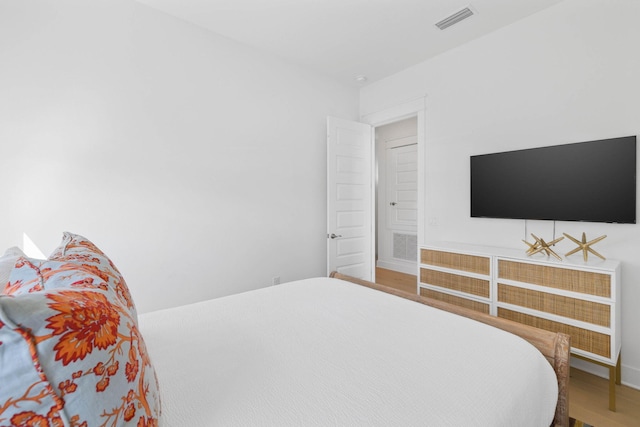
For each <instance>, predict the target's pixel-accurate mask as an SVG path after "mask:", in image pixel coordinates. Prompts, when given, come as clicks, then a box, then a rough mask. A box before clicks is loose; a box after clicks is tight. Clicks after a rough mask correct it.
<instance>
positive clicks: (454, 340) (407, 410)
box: [140, 278, 558, 427]
mask: <svg viewBox="0 0 640 427" xmlns="http://www.w3.org/2000/svg"><path fill="white" fill-rule="evenodd" d="M140 328H141V331H142V334H143V336H144V338H145V341H146V344H147V348H148V350H149V353H150V355H151V358H152V361H153V363H154V365H155V368H156V372H157V375H158V379H159V381H160V390H161V396H162V405H163V408H162V418H161V425H162V426H166V427H182V426H456V427H458V426H479V427H482V426H487V427H499V426H508V427H513V426H544V427H547V426H549V425H550V424H551V422H552V420H553V414H554V410H555V406H556V400H557V393H558V389H557V383H556V377H555V373H554V372H553V370H552V368H551V366H550V364H549V363H548V362H547V361H546V359H545V358H544V357H543V356H542V355H541V354H540V353H539V352H538V351H537V350H536V349H535V348H534V347H533V346H531V345H530V344H528V343H527V342H525V341H524V340H522V339H520V338H518V337H516V336H514V335H511V334H508V333H506V332H503V331H501V330H498V329H495V328H492V327H489V326H486V325H484V324H481V323H478V322H474V321H471V320H468V319H466V318H462V317H460V316H456V315H453V314H450V313H447V312H443V311H440V310H436V309H433V308H431V307H427V306H424V305H422V304H418V303H415V302H412V301H408V300H405V299H402V298H399V297H394V296H391V295H388V294H384V293H382V292H378V291H374V290H371V289H368V288H365V287H362V286H359V285H354V284H352V283H348V282H344V281H341V280H337V279H327V278H318V279H309V280H302V281H298V282H291V283H287V284H283V285H278V286H273V287H269V288H265V289H260V290H257V291H252V292H247V293H244V294H239V295H233V296H229V297H225V298H220V299H215V300H210V301H205V302H201V303H196V304H192V305H187V306H182V307H177V308H173V309H168V310H161V311H157V312H153V313H147V314H144V315H141V316H140ZM487 343H488V344H489V345H487Z"/></svg>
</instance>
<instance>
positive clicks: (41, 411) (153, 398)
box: [0, 233, 160, 427]
mask: <svg viewBox="0 0 640 427" xmlns="http://www.w3.org/2000/svg"><path fill="white" fill-rule="evenodd" d="M2 289H3V291H2V294H0V426H2V427H4V426H38V427H44V426H51V427H58V426H74V427H75V426H78V427H91V426H105V427H106V426H139V427H151V426H157V425H158V419H159V416H160V396H159V386H158V382H157V378H156V375H155V371H154V369H153V365H152V364H151V360H150V357H149V355H148V353H147V350H146V347H145V344H144V340H143V337H142V336H141V334H140V331H139V330H138V321H137V313H136V310H135V306H134V304H133V301H132V299H131V296H130V294H129V291H128V288H127V286H126V283H125V282H124V279H123V278H122V276H121V275H120V273H119V272H118V270H117V269H116V268H115V266H114V265H113V263H112V262H111V261H110V260H109V259H108V258H107V257H106V255H104V253H102V252H101V251H100V250H99V249H98V248H97V247H95V245H93V243H91V242H90V241H88V240H87V239H86V238H84V237H82V236H78V235H74V234H71V233H65V235H64V238H63V241H62V244H61V245H60V247H58V248H57V249H56V250H55V251H54V253H53V254H52V255H51V256H50V257H49V259H47V260H33V259H28V258H24V257H23V258H19V259H18V260H17V262H16V265H15V267H14V269H13V271H12V272H11V275H10V277H9V281H8V283H6V284H4V285H3V284H0V290H2Z"/></svg>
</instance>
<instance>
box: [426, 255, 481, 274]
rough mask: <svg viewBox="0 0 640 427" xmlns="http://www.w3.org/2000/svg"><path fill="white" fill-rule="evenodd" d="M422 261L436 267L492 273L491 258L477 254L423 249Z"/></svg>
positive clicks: (476, 272)
mask: <svg viewBox="0 0 640 427" xmlns="http://www.w3.org/2000/svg"><path fill="white" fill-rule="evenodd" d="M420 262H421V263H422V264H429V265H433V266H436V267H443V268H449V269H452V270H460V271H466V272H469V273H475V274H482V275H486V276H488V275H489V274H490V273H491V258H490V257H484V256H477V255H467V254H461V253H455V252H445V251H437V250H432V249H422V250H421V251H420Z"/></svg>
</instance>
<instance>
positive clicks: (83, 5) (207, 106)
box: [0, 0, 358, 312]
mask: <svg viewBox="0 0 640 427" xmlns="http://www.w3.org/2000/svg"><path fill="white" fill-rule="evenodd" d="M0 62H1V65H0V182H1V183H2V187H1V188H2V190H1V191H2V201H3V203H2V213H1V214H0V215H1V218H2V220H1V221H0V247H7V246H13V245H19V244H20V243H21V241H22V233H23V232H26V233H27V234H28V235H29V236H30V237H31V238H32V239H33V240H34V242H35V243H36V244H38V245H39V246H40V247H41V248H42V249H43V251H44V252H45V253H49V252H50V251H51V250H52V249H53V248H54V247H55V246H56V245H57V244H58V242H59V241H60V238H61V236H62V231H64V230H68V231H72V232H75V233H79V234H83V235H85V236H87V237H88V238H90V239H92V240H93V241H94V242H95V243H96V244H98V245H99V246H100V247H101V248H102V249H103V250H104V251H105V252H106V253H107V254H108V255H110V256H111V258H112V259H113V261H114V262H115V263H116V265H117V266H118V267H119V268H120V270H121V271H122V273H123V274H124V276H125V278H126V279H127V281H128V284H129V286H130V288H131V291H132V293H133V296H134V298H135V301H136V303H137V305H138V308H139V311H140V312H145V311H149V310H152V309H157V308H162V307H168V306H174V305H179V304H183V303H187V302H191V301H196V300H201V299H205V298H211V297H216V296H221V295H226V294H230V293H236V292H241V291H245V290H249V289H252V288H257V287H261V286H266V285H270V284H271V278H272V277H274V276H280V277H281V280H282V281H289V280H293V279H299V278H303V277H310V276H318V275H324V274H326V271H325V270H326V249H325V248H326V225H325V224H326V171H325V163H326V162H325V159H326V116H327V115H334V116H339V117H344V118H347V119H356V118H357V117H358V92H357V90H356V89H352V88H347V87H345V86H341V85H339V84H337V83H335V82H333V81H331V80H329V79H326V78H324V77H321V76H319V75H315V74H312V73H310V72H308V71H306V70H304V69H301V68H298V67H295V66H292V65H289V64H286V63H284V62H281V61H280V60H277V59H275V58H272V57H270V56H265V55H263V54H260V53H258V52H256V51H254V50H252V49H249V48H247V47H243V46H242V45H239V44H236V43H234V42H232V41H230V40H228V39H225V38H223V37H218V36H216V35H214V34H212V33H210V32H207V31H205V30H203V29H200V28H199V27H196V26H193V25H191V24H188V23H186V22H183V21H181V20H178V19H174V18H172V17H170V16H168V15H165V14H162V13H160V12H157V11H155V10H153V9H150V8H148V7H146V6H144V5H141V4H139V3H137V2H134V1H132V0H109V1H106V0H104V1H91V2H87V1H84V0H62V1H56V2H51V1H44V0H43V1H29V2H22V1H11V2H9V1H4V2H1V3H0Z"/></svg>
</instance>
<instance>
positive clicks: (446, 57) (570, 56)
mask: <svg viewBox="0 0 640 427" xmlns="http://www.w3.org/2000/svg"><path fill="white" fill-rule="evenodd" d="M638 18H640V2H637V1H631V0H566V1H564V2H562V3H559V4H558V5H557V6H554V7H551V8H550V9H547V10H545V11H542V12H540V13H538V14H536V15H533V16H530V17H529V18H526V19H524V20H522V21H519V22H517V23H515V24H512V25H510V26H508V27H505V28H503V29H501V30H498V31H496V32H493V33H491V34H489V35H487V36H485V37H483V38H481V39H478V40H476V41H474V42H471V43H468V44H466V45H463V46H461V47H459V48H457V49H455V50H453V51H449V52H448V53H445V54H442V55H439V56H437V57H435V58H433V59H431V60H429V61H426V62H423V63H421V64H418V65H416V66H414V67H412V68H409V69H407V70H404V71H403V72H401V73H398V74H396V75H394V76H391V77H389V78H387V79H385V80H382V81H380V82H377V83H373V84H371V85H369V86H366V87H365V88H363V89H362V90H361V114H363V115H364V114H368V113H371V112H374V111H378V110H381V109H383V108H387V107H388V106H389V105H394V104H399V103H401V102H403V101H406V100H408V99H414V98H416V97H418V96H424V95H425V94H426V96H427V113H426V117H427V119H426V122H427V124H426V163H425V164H426V178H425V179H426V183H425V186H426V198H427V212H426V215H425V217H426V218H427V220H426V222H427V224H425V227H424V229H425V236H422V239H428V240H448V241H459V242H469V243H483V244H491V245H495V246H504V247H514V248H521V249H523V250H524V249H525V246H524V244H522V243H521V241H520V240H521V239H522V238H524V221H521V220H493V219H483V218H473V219H472V218H470V217H469V156H470V155H473V154H481V153H491V152H496V151H504V150H512V149H518V148H529V147H536V146H545V145H555V144H563V143H570V142H581V141H589V140H594V139H600V138H609V137H617V136H627V135H638V134H640V119H639V118H640V102H639V101H640V81H639V80H638V79H639V77H638V76H640V56H639V55H637V50H638V40H640V26H639V25H637V21H638ZM451 30H452V31H455V29H454V28H452V29H451ZM639 188H640V186H639ZM638 200H640V197H639V199H638ZM639 212H640V210H639ZM431 219H435V220H437V226H433V225H431V226H430V225H429V224H428V223H429V222H432V221H430V220H431ZM528 231H529V232H532V231H533V232H537V233H540V235H541V236H543V238H544V237H547V238H550V237H551V236H552V234H553V223H552V222H545V221H539V222H535V221H529V222H528ZM583 231H585V232H586V233H587V237H588V238H595V237H597V236H600V235H602V234H606V235H607V236H608V237H607V238H606V239H605V240H603V241H602V242H600V243H598V245H597V246H596V250H598V251H599V252H600V253H602V254H603V255H605V256H606V257H608V258H612V259H620V260H622V262H623V268H622V282H623V283H622V295H623V297H622V298H623V301H622V310H623V311H622V319H623V320H622V328H623V331H622V334H623V338H622V361H623V372H622V377H623V382H626V383H628V384H632V385H634V386H636V387H640V341H639V340H638V338H637V337H638V334H639V332H640V327H639V326H638V325H640V310H638V306H639V305H640V287H638V286H637V285H638V282H639V281H640V258H639V257H638V254H640V226H639V225H618V224H596V223H576V222H557V223H556V233H557V235H562V234H561V233H562V232H566V233H569V234H571V235H573V236H580V235H581V232H583ZM558 247H559V252H560V253H566V252H568V251H569V250H570V249H572V248H573V247H574V245H573V244H572V243H571V242H568V241H566V239H565V242H562V243H561V244H560V245H559V246H558ZM576 256H578V257H579V256H580V255H579V254H578V255H576Z"/></svg>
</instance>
